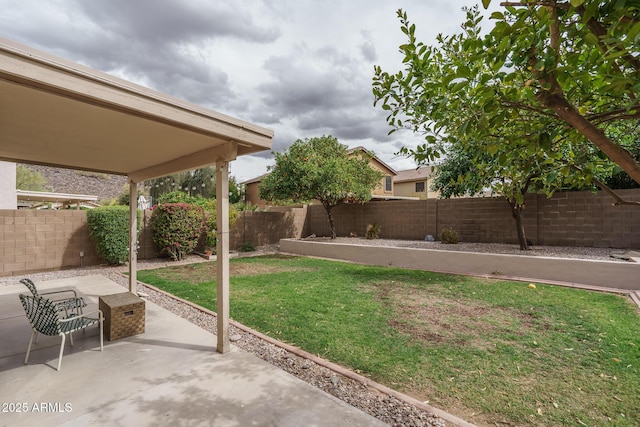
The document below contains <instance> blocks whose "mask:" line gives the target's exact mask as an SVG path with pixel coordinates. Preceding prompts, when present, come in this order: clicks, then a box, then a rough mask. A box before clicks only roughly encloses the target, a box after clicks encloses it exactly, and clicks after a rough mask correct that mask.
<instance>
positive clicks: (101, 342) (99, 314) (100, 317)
mask: <svg viewBox="0 0 640 427" xmlns="http://www.w3.org/2000/svg"><path fill="white" fill-rule="evenodd" d="M98 319H100V320H99V323H100V351H102V349H103V347H104V346H103V338H102V332H103V329H104V327H103V326H102V320H103V318H102V311H100V310H98Z"/></svg>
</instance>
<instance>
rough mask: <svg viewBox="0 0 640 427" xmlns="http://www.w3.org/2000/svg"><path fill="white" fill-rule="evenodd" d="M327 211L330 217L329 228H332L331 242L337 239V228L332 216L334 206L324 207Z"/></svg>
mask: <svg viewBox="0 0 640 427" xmlns="http://www.w3.org/2000/svg"><path fill="white" fill-rule="evenodd" d="M324 208H325V210H326V211H327V216H328V217H329V228H331V240H333V239H335V238H336V226H335V224H334V223H333V215H332V214H331V208H332V206H327V205H324Z"/></svg>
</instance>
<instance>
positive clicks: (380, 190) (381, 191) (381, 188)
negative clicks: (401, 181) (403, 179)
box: [369, 159, 394, 196]
mask: <svg viewBox="0 0 640 427" xmlns="http://www.w3.org/2000/svg"><path fill="white" fill-rule="evenodd" d="M369 166H371V168H372V169H374V170H377V171H379V172H382V173H383V174H384V177H383V178H382V179H381V180H380V184H378V185H377V186H376V188H375V189H374V190H373V191H372V192H371V194H375V195H376V196H391V195H393V194H394V193H393V186H394V183H393V174H392V173H391V171H390V170H389V169H388V168H386V167H384V166H383V165H381V164H380V163H379V162H377V161H376V159H372V160H371V161H370V162H369ZM387 177H391V191H387V190H386V179H387Z"/></svg>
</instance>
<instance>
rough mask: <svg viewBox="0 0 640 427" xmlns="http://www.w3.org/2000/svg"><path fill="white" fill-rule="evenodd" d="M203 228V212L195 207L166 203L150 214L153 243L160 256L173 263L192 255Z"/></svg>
mask: <svg viewBox="0 0 640 427" xmlns="http://www.w3.org/2000/svg"><path fill="white" fill-rule="evenodd" d="M203 226H204V210H203V209H202V208H201V207H200V206H197V205H191V204H186V203H167V204H163V205H158V206H156V207H155V208H154V209H153V212H152V213H151V232H152V233H153V241H154V243H155V244H156V246H157V247H158V249H160V252H161V254H162V255H165V254H166V255H168V256H169V257H171V259H173V260H174V261H179V260H181V259H184V257H186V256H187V255H189V254H191V253H193V250H194V249H195V248H196V246H197V245H198V239H199V238H200V233H201V232H202V229H203Z"/></svg>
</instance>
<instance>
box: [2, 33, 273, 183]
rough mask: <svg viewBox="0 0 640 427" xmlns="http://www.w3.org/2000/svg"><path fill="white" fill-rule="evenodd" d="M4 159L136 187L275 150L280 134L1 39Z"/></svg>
mask: <svg viewBox="0 0 640 427" xmlns="http://www.w3.org/2000/svg"><path fill="white" fill-rule="evenodd" d="M0 129H2V131H1V132H2V133H1V135H2V144H0V160H5V161H10V162H16V163H31V164H39V165H47V166H56V167H64V168H72V169H81V170H88V171H96V172H106V173H112V174H117V175H126V176H128V177H129V178H130V179H131V180H133V181H134V182H140V181H144V180H147V179H151V178H157V177H160V176H164V175H169V174H173V173H176V172H180V171H184V170H190V169H195V168H198V167H203V166H206V165H209V164H212V163H215V162H216V160H217V159H224V160H233V159H235V158H236V156H240V155H244V154H250V153H255V152H258V151H262V150H266V149H269V148H270V147H271V139H272V137H273V132H272V131H271V130H268V129H265V128H262V127H260V126H257V125H254V124H251V123H248V122H245V121H242V120H238V119H235V118H232V117H229V116H226V115H223V114H220V113H217V112H215V111H211V110H208V109H206V108H203V107H200V106H198V105H195V104H191V103H189V102H186V101H183V100H180V99H177V98H174V97H171V96H169V95H165V94H162V93H160V92H156V91H153V90H151V89H147V88H145V87H142V86H139V85H136V84H133V83H130V82H127V81H125V80H122V79H119V78H117V77H114V76H111V75H109V74H105V73H101V72H99V71H96V70H93V69H91V68H88V67H85V66H82V65H79V64H76V63H73V62H70V61H67V60H64V59H62V58H58V57H55V56H52V55H49V54H46V53H44V52H40V51H37V50H35V49H32V48H29V47H27V46H24V45H21V44H18V43H15V42H13V41H10V40H7V39H3V38H0Z"/></svg>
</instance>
